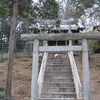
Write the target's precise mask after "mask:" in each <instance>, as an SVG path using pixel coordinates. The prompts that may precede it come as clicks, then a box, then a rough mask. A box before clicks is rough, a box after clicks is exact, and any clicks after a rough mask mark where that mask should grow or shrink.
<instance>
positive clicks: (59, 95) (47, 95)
mask: <svg viewBox="0 0 100 100" xmlns="http://www.w3.org/2000/svg"><path fill="white" fill-rule="evenodd" d="M41 97H42V98H76V93H67V92H54V93H53V92H52V93H51V94H50V93H47V92H45V93H42V95H41Z"/></svg>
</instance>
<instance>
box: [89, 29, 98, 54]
mask: <svg viewBox="0 0 100 100" xmlns="http://www.w3.org/2000/svg"><path fill="white" fill-rule="evenodd" d="M88 32H89V33H90V32H91V34H95V33H96V32H97V31H95V30H94V31H88ZM88 32H87V33H88ZM88 45H89V50H90V51H92V53H98V52H99V53H100V40H88Z"/></svg>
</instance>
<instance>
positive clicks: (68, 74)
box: [45, 72, 72, 76]
mask: <svg viewBox="0 0 100 100" xmlns="http://www.w3.org/2000/svg"><path fill="white" fill-rule="evenodd" d="M59 75H60V76H72V73H71V72H70V73H62V72H61V73H47V72H46V73H45V76H59Z"/></svg>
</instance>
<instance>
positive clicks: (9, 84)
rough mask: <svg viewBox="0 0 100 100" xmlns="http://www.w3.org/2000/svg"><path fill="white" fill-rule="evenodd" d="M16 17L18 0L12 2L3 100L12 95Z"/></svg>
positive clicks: (10, 99)
mask: <svg viewBox="0 0 100 100" xmlns="http://www.w3.org/2000/svg"><path fill="white" fill-rule="evenodd" d="M17 16H18V0H13V16H12V24H11V32H10V41H9V50H8V64H7V79H6V88H5V100H12V95H11V87H12V69H13V57H14V48H15V36H16V24H17Z"/></svg>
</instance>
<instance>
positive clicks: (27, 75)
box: [0, 54, 100, 100]
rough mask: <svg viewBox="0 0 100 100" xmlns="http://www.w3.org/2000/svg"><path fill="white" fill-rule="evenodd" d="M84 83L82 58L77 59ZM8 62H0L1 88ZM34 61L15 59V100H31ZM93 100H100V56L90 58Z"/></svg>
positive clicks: (13, 86)
mask: <svg viewBox="0 0 100 100" xmlns="http://www.w3.org/2000/svg"><path fill="white" fill-rule="evenodd" d="M75 59H76V61H77V65H78V69H79V73H80V77H81V81H82V62H81V57H79V56H76V57H75ZM6 66H7V62H6V60H4V61H2V62H0V86H1V85H3V86H4V83H5V77H6V75H5V74H6ZM31 66H32V59H31V58H29V57H22V58H16V59H14V68H13V83H12V93H13V97H14V100H30V91H31V69H32V67H31ZM90 73H91V74H90V76H91V100H100V54H98V55H97V54H95V55H91V56H90Z"/></svg>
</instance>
